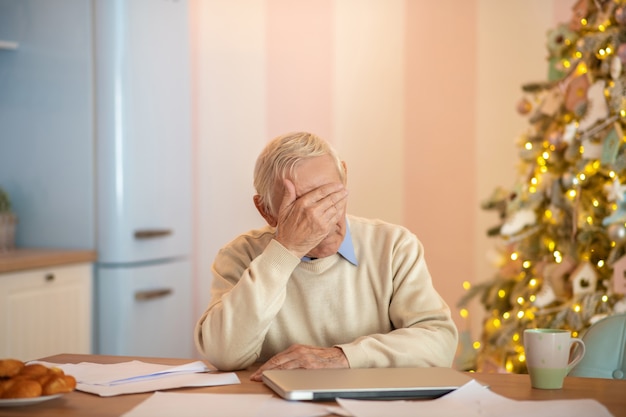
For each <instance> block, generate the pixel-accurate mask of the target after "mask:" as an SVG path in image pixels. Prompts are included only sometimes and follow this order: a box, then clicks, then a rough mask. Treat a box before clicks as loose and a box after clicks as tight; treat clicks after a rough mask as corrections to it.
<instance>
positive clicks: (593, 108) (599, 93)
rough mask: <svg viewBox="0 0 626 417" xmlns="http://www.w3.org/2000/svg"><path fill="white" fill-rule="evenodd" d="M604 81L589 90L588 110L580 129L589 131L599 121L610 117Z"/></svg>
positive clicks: (599, 81) (581, 121)
mask: <svg viewBox="0 0 626 417" xmlns="http://www.w3.org/2000/svg"><path fill="white" fill-rule="evenodd" d="M604 86H605V81H604V80H598V81H596V82H595V83H593V85H592V86H591V87H589V90H587V110H586V112H585V115H584V116H583V118H582V119H581V120H580V123H579V126H578V128H579V129H580V130H587V129H588V128H590V127H591V126H592V125H594V124H595V123H597V122H598V121H600V120H602V119H605V118H607V117H608V116H609V108H608V106H607V104H606V98H605V97H604Z"/></svg>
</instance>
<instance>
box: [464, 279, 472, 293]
mask: <svg viewBox="0 0 626 417" xmlns="http://www.w3.org/2000/svg"><path fill="white" fill-rule="evenodd" d="M471 287H472V284H471V283H470V282H469V281H463V289H464V290H465V291H467V290H469V289H470V288H471Z"/></svg>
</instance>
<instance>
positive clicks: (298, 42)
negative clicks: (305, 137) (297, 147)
mask: <svg viewBox="0 0 626 417" xmlns="http://www.w3.org/2000/svg"><path fill="white" fill-rule="evenodd" d="M333 37H334V33H333V8H332V1H331V0H299V1H297V2H294V1H292V0H268V1H267V77H268V81H267V82H268V86H267V91H268V98H267V100H268V103H267V117H268V130H269V132H268V138H272V137H274V136H276V135H279V134H282V133H285V132H290V131H295V130H309V131H313V132H314V133H317V134H318V135H320V136H322V137H324V138H326V139H328V140H332V138H331V137H330V136H331V133H332V68H333V49H332V47H333Z"/></svg>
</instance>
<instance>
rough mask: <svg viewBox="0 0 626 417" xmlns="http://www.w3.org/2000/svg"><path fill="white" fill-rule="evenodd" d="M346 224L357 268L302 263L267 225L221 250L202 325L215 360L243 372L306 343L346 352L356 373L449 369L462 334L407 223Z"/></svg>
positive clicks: (329, 261) (206, 349)
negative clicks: (376, 369) (411, 368)
mask: <svg viewBox="0 0 626 417" xmlns="http://www.w3.org/2000/svg"><path fill="white" fill-rule="evenodd" d="M348 223H349V226H350V232H351V234H352V240H353V243H354V249H355V253H356V257H357V260H358V266H354V265H353V264H351V263H350V262H348V261H347V260H345V259H344V258H343V257H342V256H341V255H338V254H335V255H332V256H329V257H326V258H320V259H317V260H314V261H311V262H303V261H301V260H300V259H298V258H297V257H295V256H294V255H293V254H291V253H290V252H289V251H288V250H287V249H285V248H284V247H283V246H282V245H281V244H279V243H278V242H277V241H275V240H273V236H274V229H273V228H271V227H269V226H268V227H265V228H262V229H259V230H253V231H250V232H248V233H246V234H243V235H241V236H239V237H237V238H236V239H235V240H233V241H232V242H230V243H229V244H228V245H226V246H225V247H224V248H222V249H221V250H220V252H219V253H218V254H217V256H216V258H215V262H214V264H213V281H212V288H211V301H210V304H209V307H208V309H207V310H206V312H205V313H204V314H203V315H202V317H201V318H200V320H199V321H198V323H197V325H196V329H195V340H196V345H197V347H198V350H199V351H200V352H201V353H203V354H204V355H205V356H206V358H207V360H208V361H209V362H211V363H212V364H213V365H215V366H216V367H217V368H218V369H221V370H235V369H243V368H246V367H248V366H249V365H251V364H252V363H253V362H255V361H265V360H267V359H269V358H270V357H271V356H273V355H274V354H276V353H278V352H281V351H282V350H284V349H286V348H287V347H289V346H291V345H292V344H296V343H298V344H306V345H314V346H322V347H328V346H338V347H340V348H341V349H342V350H343V352H344V353H345V355H346V357H347V358H348V362H349V363H350V367H352V368H364V367H409V366H450V365H451V364H452V360H453V358H454V354H455V351H456V347H457V337H458V335H457V330H456V327H455V325H454V323H453V321H452V319H451V317H450V310H449V308H448V306H447V305H446V303H445V302H444V301H443V299H442V298H441V297H440V296H439V294H438V293H437V292H436V290H435V289H434V288H433V284H432V281H431V277H430V274H429V272H428V269H427V267H426V261H425V259H424V249H423V247H422V245H421V243H420V242H419V241H418V239H417V238H416V237H415V235H413V234H412V233H411V232H410V231H408V230H407V229H406V228H404V227H401V226H397V225H392V224H389V223H385V222H382V221H379V220H369V219H363V218H359V217H354V216H348Z"/></svg>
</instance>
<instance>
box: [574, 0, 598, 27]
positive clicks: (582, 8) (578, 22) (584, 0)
mask: <svg viewBox="0 0 626 417" xmlns="http://www.w3.org/2000/svg"><path fill="white" fill-rule="evenodd" d="M592 7H593V4H592V3H591V2H590V1H589V0H578V1H577V2H576V4H575V5H574V7H572V18H571V19H570V22H569V25H568V27H569V28H570V29H571V30H573V31H579V30H581V29H582V28H583V23H582V22H583V19H585V18H586V17H587V16H588V15H589V13H590V11H591V10H592Z"/></svg>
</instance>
